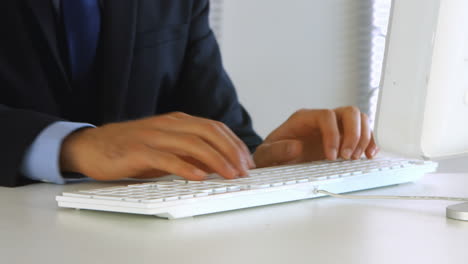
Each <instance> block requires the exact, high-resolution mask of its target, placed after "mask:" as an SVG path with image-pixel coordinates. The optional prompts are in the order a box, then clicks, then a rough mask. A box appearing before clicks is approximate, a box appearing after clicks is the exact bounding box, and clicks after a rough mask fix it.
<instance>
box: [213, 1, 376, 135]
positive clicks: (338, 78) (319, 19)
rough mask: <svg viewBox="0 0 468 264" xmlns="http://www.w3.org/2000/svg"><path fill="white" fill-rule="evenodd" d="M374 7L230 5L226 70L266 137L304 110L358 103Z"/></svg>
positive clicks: (337, 3)
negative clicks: (369, 14) (367, 25)
mask: <svg viewBox="0 0 468 264" xmlns="http://www.w3.org/2000/svg"><path fill="white" fill-rule="evenodd" d="M368 2H369V1H368V0H359V1H355V0H290V1H284V0H226V1H224V8H223V10H224V11H223V12H224V16H223V33H222V52H223V56H224V62H225V66H226V68H227V70H228V72H229V74H230V76H231V77H232V79H233V81H234V83H235V85H236V87H237V90H238V93H239V96H240V100H241V102H242V103H243V104H244V106H245V107H246V108H247V110H248V111H249V112H250V114H251V115H252V118H253V119H254V125H255V128H256V130H257V131H258V132H259V133H260V134H261V135H262V136H266V135H267V134H268V132H270V131H271V130H272V129H274V128H275V127H277V126H278V125H279V124H281V123H282V122H283V121H284V120H285V119H286V118H287V117H288V116H289V115H290V114H291V113H293V112H294V111H295V110H297V109H299V108H304V107H306V108H332V107H338V106H343V105H355V104H357V101H358V98H357V96H358V94H359V93H358V90H359V89H360V88H362V86H363V85H367V82H368V81H367V80H368V79H367V75H368V60H367V57H368V52H369V51H368V49H367V48H365V47H364V46H365V45H367V44H368V43H369V42H370V41H368V40H364V39H363V37H366V38H367V37H368V35H369V34H368V30H369V29H368V28H363V27H361V25H363V22H362V21H363V20H365V19H367V18H366V14H364V13H363V12H362V11H363V10H366V12H368V10H370V9H369V6H370V5H369V4H367V3H368ZM363 40H364V46H363V45H362V43H363ZM363 54H365V56H364V58H365V59H364V60H363V59H362V58H363Z"/></svg>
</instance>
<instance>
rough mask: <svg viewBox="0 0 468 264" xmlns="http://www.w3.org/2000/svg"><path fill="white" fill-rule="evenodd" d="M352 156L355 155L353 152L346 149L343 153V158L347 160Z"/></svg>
mask: <svg viewBox="0 0 468 264" xmlns="http://www.w3.org/2000/svg"><path fill="white" fill-rule="evenodd" d="M351 155H353V151H352V150H351V149H344V150H343V151H342V152H341V157H342V158H343V159H346V160H347V159H349V158H351Z"/></svg>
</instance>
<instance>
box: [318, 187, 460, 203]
mask: <svg viewBox="0 0 468 264" xmlns="http://www.w3.org/2000/svg"><path fill="white" fill-rule="evenodd" d="M315 193H320V194H324V195H329V196H332V197H335V198H342V199H371V200H375V199H377V200H378V199H385V200H440V201H454V202H468V198H462V197H442V196H389V195H345V194H337V193H332V192H329V191H325V190H315Z"/></svg>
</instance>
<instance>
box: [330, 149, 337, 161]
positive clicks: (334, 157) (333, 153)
mask: <svg viewBox="0 0 468 264" xmlns="http://www.w3.org/2000/svg"><path fill="white" fill-rule="evenodd" d="M337 155H338V151H337V150H336V149H332V150H330V157H331V160H336V158H337Z"/></svg>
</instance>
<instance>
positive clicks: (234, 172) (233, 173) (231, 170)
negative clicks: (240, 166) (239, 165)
mask: <svg viewBox="0 0 468 264" xmlns="http://www.w3.org/2000/svg"><path fill="white" fill-rule="evenodd" d="M228 167H229V173H230V174H231V176H232V178H234V179H237V178H239V171H238V170H236V169H234V168H233V167H232V166H230V165H229V166H228Z"/></svg>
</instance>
